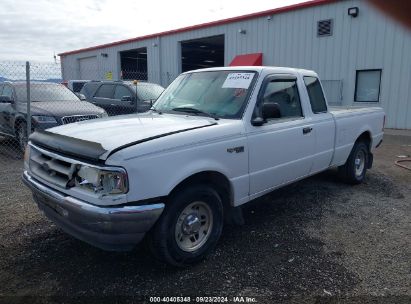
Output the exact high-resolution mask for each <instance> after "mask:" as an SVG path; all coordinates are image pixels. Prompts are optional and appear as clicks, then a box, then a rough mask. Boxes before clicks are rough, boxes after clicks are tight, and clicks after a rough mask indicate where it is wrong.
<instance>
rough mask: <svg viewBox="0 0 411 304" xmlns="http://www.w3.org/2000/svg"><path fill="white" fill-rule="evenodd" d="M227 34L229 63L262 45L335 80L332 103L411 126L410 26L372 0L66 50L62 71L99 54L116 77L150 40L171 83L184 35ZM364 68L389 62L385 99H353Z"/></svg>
mask: <svg viewBox="0 0 411 304" xmlns="http://www.w3.org/2000/svg"><path fill="white" fill-rule="evenodd" d="M353 6H357V7H359V9H360V13H359V16H358V17H357V18H352V17H350V16H349V15H348V14H347V9H348V8H349V7H353ZM330 18H331V19H333V23H334V26H333V35H332V36H329V37H317V32H316V29H317V21H319V20H322V19H330ZM239 29H245V30H246V34H240V33H239V31H238V30H239ZM221 34H224V35H225V63H226V64H228V63H229V62H230V61H231V60H232V59H233V58H234V57H235V56H236V55H238V54H245V53H254V52H262V53H263V54H264V55H263V64H264V65H275V66H289V67H299V68H307V69H313V70H315V71H317V72H318V73H319V75H320V76H321V78H322V79H323V80H325V81H329V84H330V86H329V87H332V90H333V91H332V92H331V91H330V92H327V96H333V100H331V101H332V102H333V103H336V104H342V105H353V104H355V105H360V106H363V105H381V106H382V107H384V109H385V111H386V113H387V126H388V127H391V128H407V129H411V85H410V82H411V32H410V31H408V30H406V29H404V28H403V27H402V26H400V25H398V24H397V23H395V22H393V21H392V20H391V19H389V18H387V17H386V16H384V15H382V14H380V13H379V12H376V11H375V10H374V9H373V8H371V7H369V6H368V5H367V3H366V2H365V1H355V0H347V1H339V2H335V3H331V4H327V5H321V6H316V7H310V8H305V9H300V10H295V11H290V12H285V13H281V14H276V15H273V16H272V18H271V19H270V20H268V18H267V17H259V18H255V19H251V20H247V21H241V22H235V23H230V24H225V25H221V26H215V27H209V28H203V29H198V30H193V31H189V32H183V33H177V34H173V35H169V36H163V37H158V38H153V39H148V40H144V41H139V42H134V43H128V44H123V45H117V46H114V47H110V48H105V49H99V50H94V51H89V52H83V53H78V54H73V55H67V56H65V57H64V58H62V69H63V77H64V79H76V78H78V77H79V75H80V74H79V59H80V58H85V57H90V56H94V55H97V58H98V59H97V60H98V64H97V66H96V69H97V72H96V73H97V75H100V77H101V78H104V75H105V73H107V72H108V71H111V72H112V73H113V75H114V78H115V79H117V78H118V77H119V75H120V55H119V52H120V51H122V50H129V49H134V48H139V47H147V53H148V54H147V56H148V73H149V81H153V82H160V83H162V84H163V85H167V84H169V83H170V81H172V80H173V79H174V78H175V77H176V76H177V75H178V74H179V73H180V71H181V58H180V57H181V56H180V41H185V40H190V39H195V38H201V37H207V36H213V35H221ZM101 53H107V54H108V57H103V56H100V54H101ZM363 69H382V79H381V92H380V102H379V103H354V102H353V100H354V90H355V77H356V70H363ZM331 80H333V81H334V82H330V81H331ZM335 86H337V87H335ZM334 90H337V91H336V92H334ZM338 96H340V99H341V100H338V98H339V97H338Z"/></svg>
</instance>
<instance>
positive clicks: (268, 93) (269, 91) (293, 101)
mask: <svg viewBox="0 0 411 304" xmlns="http://www.w3.org/2000/svg"><path fill="white" fill-rule="evenodd" d="M260 96H261V98H262V101H261V102H262V103H263V104H264V103H274V104H277V106H278V108H279V110H280V117H279V118H280V119H282V118H293V117H295V118H300V117H303V113H302V109H301V102H300V96H299V94H298V88H297V80H296V79H281V78H277V77H275V78H273V79H271V80H269V81H268V82H267V83H266V84H265V87H264V88H263V93H262V94H261V95H260ZM276 119H278V118H276Z"/></svg>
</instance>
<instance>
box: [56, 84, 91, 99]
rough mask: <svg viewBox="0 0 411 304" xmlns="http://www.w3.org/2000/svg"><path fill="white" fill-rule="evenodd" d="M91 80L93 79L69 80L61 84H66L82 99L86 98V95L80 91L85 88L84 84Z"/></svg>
mask: <svg viewBox="0 0 411 304" xmlns="http://www.w3.org/2000/svg"><path fill="white" fill-rule="evenodd" d="M90 81H91V80H69V81H65V82H62V83H61V84H63V85H65V86H66V87H67V88H68V89H70V90H71V91H72V92H73V93H74V94H76V96H77V97H78V98H80V99H81V100H86V97H85V96H84V95H83V94H81V93H80V91H81V89H82V88H83V86H84V84H86V83H87V82H90Z"/></svg>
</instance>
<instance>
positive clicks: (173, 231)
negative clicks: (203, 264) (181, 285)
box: [149, 185, 223, 267]
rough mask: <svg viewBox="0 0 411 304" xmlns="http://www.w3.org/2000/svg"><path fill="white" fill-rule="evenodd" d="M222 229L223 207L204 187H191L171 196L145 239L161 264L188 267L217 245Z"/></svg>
mask: <svg viewBox="0 0 411 304" xmlns="http://www.w3.org/2000/svg"><path fill="white" fill-rule="evenodd" d="M222 228H223V203H222V201H221V197H220V196H219V195H218V193H217V192H216V191H215V190H214V189H213V188H212V187H210V186H208V185H195V186H190V187H188V188H185V189H183V190H181V191H179V192H178V193H176V194H175V195H172V197H171V198H170V200H169V202H168V203H167V205H166V208H165V209H164V211H163V214H162V215H161V217H160V219H159V221H158V222H157V223H156V225H155V226H154V228H153V230H152V231H151V232H150V235H149V245H150V248H151V250H152V251H153V253H154V254H155V256H156V257H157V258H159V259H160V260H161V261H163V262H166V263H168V264H171V265H173V266H179V267H183V266H188V265H191V264H194V263H196V262H198V261H200V260H202V259H203V258H204V257H205V256H206V255H207V254H208V253H209V252H210V251H211V250H212V249H213V248H214V246H215V245H216V244H217V241H218V239H219V238H220V235H221V232H222Z"/></svg>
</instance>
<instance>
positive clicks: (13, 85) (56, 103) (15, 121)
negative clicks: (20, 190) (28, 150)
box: [0, 82, 107, 150]
mask: <svg viewBox="0 0 411 304" xmlns="http://www.w3.org/2000/svg"><path fill="white" fill-rule="evenodd" d="M30 96H31V98H30V99H31V108H30V109H31V110H30V111H31V126H32V129H33V130H45V129H48V128H51V127H55V126H58V125H64V124H68V123H73V122H77V121H83V120H88V119H93V118H99V117H104V116H107V113H106V112H105V111H104V110H103V109H101V108H99V107H97V106H94V105H92V104H90V103H88V102H86V101H81V100H80V99H79V98H78V97H77V96H76V95H75V94H74V93H73V92H71V91H70V90H69V89H67V88H66V87H65V86H63V85H61V84H56V83H49V82H32V83H31V85H30ZM0 133H1V134H3V135H7V136H10V137H13V138H15V139H17V140H18V142H19V146H20V148H21V149H22V150H24V148H25V145H26V143H27V84H26V82H3V83H0Z"/></svg>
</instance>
